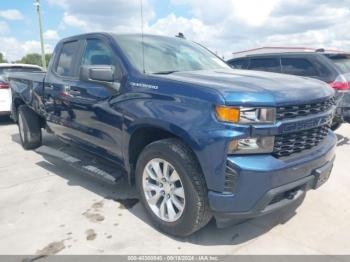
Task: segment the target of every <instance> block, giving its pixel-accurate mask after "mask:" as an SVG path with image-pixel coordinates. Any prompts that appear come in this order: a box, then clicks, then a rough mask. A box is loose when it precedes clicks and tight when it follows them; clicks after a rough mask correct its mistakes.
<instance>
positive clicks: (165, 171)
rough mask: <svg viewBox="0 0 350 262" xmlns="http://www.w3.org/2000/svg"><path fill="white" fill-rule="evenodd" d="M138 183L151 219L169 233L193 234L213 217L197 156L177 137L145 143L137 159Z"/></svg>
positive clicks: (179, 234)
mask: <svg viewBox="0 0 350 262" xmlns="http://www.w3.org/2000/svg"><path fill="white" fill-rule="evenodd" d="M136 186H137V190H138V192H139V195H140V199H141V202H142V204H143V205H144V207H145V210H146V212H147V213H148V215H149V216H150V218H151V219H152V222H153V223H154V225H155V226H156V227H157V228H159V229H160V230H161V231H164V232H166V233H168V234H171V235H175V236H187V235H190V234H192V233H193V232H195V231H197V230H199V229H200V228H202V227H203V226H205V225H206V224H207V223H208V222H209V220H210V219H211V217H212V215H211V213H210V210H209V204H208V197H207V187H206V183H205V180H204V177H203V174H202V172H201V169H200V167H199V164H198V162H197V159H196V158H195V157H194V155H193V153H192V151H191V150H190V149H189V148H188V147H187V146H186V145H184V144H183V143H182V142H181V141H179V140H177V139H164V140H160V141H156V142H154V143H151V144H150V145H148V146H146V148H145V149H144V150H143V151H142V153H141V155H140V157H139V158H138V161H137V166H136Z"/></svg>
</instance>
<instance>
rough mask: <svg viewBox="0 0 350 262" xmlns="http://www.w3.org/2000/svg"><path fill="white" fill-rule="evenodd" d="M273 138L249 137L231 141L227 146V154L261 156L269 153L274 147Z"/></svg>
mask: <svg viewBox="0 0 350 262" xmlns="http://www.w3.org/2000/svg"><path fill="white" fill-rule="evenodd" d="M274 140H275V138H274V137H273V136H266V137H249V138H243V139H237V140H232V141H231V142H230V143H229V145H228V153H229V154H262V153H271V152H272V151H273V147H274Z"/></svg>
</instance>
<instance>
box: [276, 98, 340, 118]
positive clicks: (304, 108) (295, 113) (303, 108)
mask: <svg viewBox="0 0 350 262" xmlns="http://www.w3.org/2000/svg"><path fill="white" fill-rule="evenodd" d="M333 105H335V98H334V97H332V98H330V99H327V100H325V101H322V102H318V103H312V104H303V105H294V106H281V107H277V108H276V119H277V120H285V119H291V118H296V117H303V116H308V115H312V114H317V113H321V112H324V111H327V110H329V109H330V108H331V107H332V106H333Z"/></svg>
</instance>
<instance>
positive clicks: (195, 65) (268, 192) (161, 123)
mask: <svg viewBox="0 0 350 262" xmlns="http://www.w3.org/2000/svg"><path fill="white" fill-rule="evenodd" d="M142 46H143V48H142ZM9 79H10V85H11V87H12V92H13V105H14V106H13V107H12V117H13V118H14V119H15V120H16V121H17V122H18V126H19V133H20V137H21V141H22V145H23V147H24V148H25V149H33V148H36V147H39V146H40V145H41V129H42V128H46V129H47V130H49V131H51V132H54V133H55V134H56V135H57V136H59V137H61V138H62V139H65V140H66V141H69V142H70V143H75V144H77V145H79V146H80V147H82V148H84V149H86V150H89V151H91V152H93V153H95V154H98V155H100V156H102V157H104V158H105V159H108V160H111V161H113V162H114V163H115V165H116V168H117V166H119V167H118V168H121V169H122V170H124V171H125V175H126V176H127V177H128V180H129V181H130V183H131V184H133V183H135V184H136V188H137V190H138V192H139V195H140V199H141V202H142V203H143V205H144V207H145V210H146V212H147V214H148V215H149V216H150V218H151V220H152V221H153V223H154V224H155V226H156V227H158V228H159V229H161V230H162V231H164V232H167V233H169V234H173V235H178V236H185V235H189V234H191V233H193V232H195V231H197V230H198V229H200V228H201V227H203V226H204V225H206V224H207V223H208V221H209V220H210V219H211V218H212V216H213V215H214V216H215V219H216V222H217V224H218V225H219V226H225V225H229V224H231V223H232V221H234V220H237V219H246V218H250V217H255V216H259V215H263V214H267V213H269V212H273V211H275V210H277V209H280V208H282V207H285V206H288V205H290V204H292V203H294V204H296V203H299V202H301V201H302V199H303V196H304V195H305V192H306V191H307V190H309V189H316V188H318V187H319V186H320V185H322V184H323V183H324V182H325V181H326V180H327V179H328V177H329V175H330V172H331V169H332V166H333V160H334V153H335V143H336V138H335V135H334V134H333V133H332V132H331V131H330V130H329V127H328V125H329V124H330V121H331V119H332V117H333V113H334V109H335V106H334V91H333V90H332V88H330V87H329V86H328V85H326V84H324V83H323V82H321V81H317V80H314V79H305V78H300V77H295V76H288V75H282V74H272V73H265V72H253V71H242V72H237V71H235V70H232V69H231V68H230V67H229V66H228V65H227V64H226V63H225V62H224V61H222V60H221V59H219V58H218V57H216V56H215V55H214V54H212V53H210V52H209V51H208V50H206V49H205V48H203V47H201V46H199V45H197V44H194V43H192V42H189V41H187V40H184V39H179V38H169V37H162V36H152V35H145V36H143V37H141V36H140V35H115V34H106V33H92V34H84V35H80V36H75V37H71V38H67V39H64V40H62V41H60V42H59V43H58V44H57V46H56V48H55V50H54V54H53V59H51V61H50V65H49V68H48V72H47V73H44V72H42V73H13V74H11V75H10V77H9ZM305 108H307V110H305Z"/></svg>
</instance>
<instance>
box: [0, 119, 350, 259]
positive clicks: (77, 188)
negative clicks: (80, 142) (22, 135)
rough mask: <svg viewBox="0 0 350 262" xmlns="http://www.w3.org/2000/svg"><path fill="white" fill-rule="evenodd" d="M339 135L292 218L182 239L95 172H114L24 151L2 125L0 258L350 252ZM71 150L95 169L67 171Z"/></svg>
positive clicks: (13, 131)
mask: <svg viewBox="0 0 350 262" xmlns="http://www.w3.org/2000/svg"><path fill="white" fill-rule="evenodd" d="M337 134H338V138H339V142H338V148H337V158H336V161H335V167H334V170H333V173H332V175H331V178H330V180H329V181H328V182H327V183H326V184H325V185H324V186H322V187H321V188H320V189H319V190H317V191H311V192H309V193H308V195H307V197H306V199H305V201H304V203H303V204H302V206H300V207H299V208H298V209H297V210H296V212H293V210H288V211H287V212H283V213H277V214H272V215H268V216H266V217H261V218H257V219H254V220H251V221H248V222H245V223H243V224H240V225H237V226H233V227H230V228H226V229H217V228H216V226H215V223H213V222H211V223H210V224H209V225H208V226H207V227H205V228H204V229H203V230H201V231H199V232H197V233H196V234H194V235H192V236H191V237H188V238H185V239H179V238H173V237H169V236H167V235H164V234H162V233H160V232H158V231H156V230H155V229H154V228H153V227H152V226H151V225H150V223H149V220H148V219H147V218H146V216H145V213H144V211H143V209H142V207H141V205H140V203H139V202H138V200H137V199H135V195H136V194H135V191H134V189H133V188H131V187H129V186H128V185H127V183H126V181H125V180H124V179H123V178H121V179H119V180H117V181H116V182H114V181H112V180H111V179H110V178H111V177H110V176H109V175H108V173H104V172H101V171H96V170H98V169H96V167H98V166H103V167H104V168H105V170H106V169H107V170H112V171H111V172H115V171H114V170H113V169H112V167H110V166H108V164H105V163H103V162H100V160H96V159H94V158H91V156H89V155H87V154H86V153H84V152H81V151H79V149H77V148H72V147H69V146H67V145H64V144H62V143H60V142H59V141H57V140H56V139H55V138H54V137H52V136H50V135H45V137H44V145H45V146H43V147H41V148H40V149H39V150H36V151H25V150H23V149H22V147H21V145H20V144H19V136H18V130H17V126H15V125H14V124H12V123H11V122H10V121H8V120H4V119H2V120H1V123H0V210H1V211H0V254H43V253H50V254H55V253H57V254H180V253H181V254H221V255H222V254H350V234H349V232H350V208H349V206H350V204H349V203H350V190H349V188H350V172H349V170H350V158H349V157H350V143H349V138H350V125H344V126H342V127H341V128H340V129H339V130H338V131H337ZM58 148H59V149H60V151H57V150H55V149H58ZM73 151H74V152H75V153H76V152H77V151H78V152H79V154H78V155H79V158H80V160H84V161H85V163H89V164H91V165H89V167H87V166H85V167H86V170H87V171H83V170H82V169H79V168H76V167H74V166H72V165H69V164H67V163H70V162H72V159H71V158H70V157H69V155H73V154H72V152H73ZM60 152H64V154H63V153H60ZM67 154H68V155H67ZM74 156H76V154H74ZM73 162H74V161H73ZM89 170H90V171H91V170H92V171H96V172H99V174H100V175H101V177H102V179H100V178H96V177H94V176H93V173H94V172H89ZM96 172H95V173H96Z"/></svg>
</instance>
